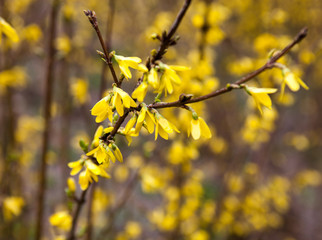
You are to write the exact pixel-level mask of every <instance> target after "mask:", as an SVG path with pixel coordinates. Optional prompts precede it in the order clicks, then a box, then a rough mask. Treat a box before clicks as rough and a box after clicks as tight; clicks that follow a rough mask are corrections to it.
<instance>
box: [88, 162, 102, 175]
mask: <svg viewBox="0 0 322 240" xmlns="http://www.w3.org/2000/svg"><path fill="white" fill-rule="evenodd" d="M85 165H86V167H87V169H89V170H90V171H91V172H92V173H94V174H95V175H99V174H100V172H101V171H100V169H99V167H98V166H97V165H96V164H94V163H93V162H92V161H91V160H87V161H86V162H85Z"/></svg>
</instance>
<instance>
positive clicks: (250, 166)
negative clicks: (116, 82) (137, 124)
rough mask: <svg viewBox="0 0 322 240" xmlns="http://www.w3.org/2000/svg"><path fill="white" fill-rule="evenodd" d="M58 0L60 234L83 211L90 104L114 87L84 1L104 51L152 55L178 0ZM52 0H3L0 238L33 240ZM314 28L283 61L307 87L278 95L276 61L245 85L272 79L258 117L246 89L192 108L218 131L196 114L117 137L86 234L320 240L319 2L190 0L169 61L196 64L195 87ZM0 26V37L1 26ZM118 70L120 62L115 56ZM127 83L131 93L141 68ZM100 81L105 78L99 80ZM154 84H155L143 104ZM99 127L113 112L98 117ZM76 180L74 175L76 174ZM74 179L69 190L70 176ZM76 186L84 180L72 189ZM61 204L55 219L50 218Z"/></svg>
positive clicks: (54, 225)
mask: <svg viewBox="0 0 322 240" xmlns="http://www.w3.org/2000/svg"><path fill="white" fill-rule="evenodd" d="M55 2H56V3H58V7H57V9H58V15H57V16H58V17H57V19H56V23H57V33H56V37H55V39H54V46H55V55H54V58H53V61H54V73H53V81H54V84H53V87H52V88H51V89H50V91H51V92H52V94H53V102H52V104H51V108H50V109H51V116H52V118H51V123H52V124H51V127H50V129H49V130H50V134H49V136H50V138H49V147H48V151H47V153H46V163H47V170H48V171H47V176H46V191H45V201H44V203H45V205H44V220H43V224H44V231H43V237H42V239H57V240H58V239H65V238H64V237H63V236H66V235H67V232H68V230H69V228H70V225H71V214H72V211H73V209H74V207H75V202H74V201H73V199H72V197H70V194H69V197H68V196H67V195H68V194H66V189H67V192H70V189H68V187H67V179H68V177H69V173H70V169H69V168H68V166H67V164H68V163H69V162H71V161H76V160H78V159H80V157H81V155H82V150H81V148H80V147H79V141H80V140H83V141H84V142H86V143H89V144H90V143H91V141H92V139H93V136H94V133H95V130H96V128H97V127H98V124H96V123H95V118H94V117H93V116H91V114H90V109H91V108H92V106H93V105H94V104H95V103H96V102H97V101H98V100H99V99H100V98H101V97H102V96H101V95H102V91H103V90H107V89H108V88H111V86H112V83H113V81H112V78H111V75H110V73H109V72H108V70H107V68H106V66H104V64H105V63H104V62H103V61H102V60H101V59H100V57H99V55H98V54H97V53H96V50H100V51H101V46H100V43H99V41H98V38H97V36H96V33H95V31H94V30H93V28H92V26H91V24H90V23H89V22H88V19H87V17H86V16H85V15H84V13H83V10H84V9H89V10H94V11H95V12H96V15H97V19H98V22H99V27H100V29H101V31H102V35H103V37H104V39H105V40H106V42H107V44H108V46H109V49H110V51H112V50H113V51H115V52H116V54H119V55H122V56H137V57H140V58H141V59H142V60H143V62H145V61H146V59H147V57H148V56H149V55H150V53H151V51H152V50H153V49H157V48H158V46H159V41H158V40H153V39H152V37H151V36H152V34H154V33H157V34H162V32H163V31H164V30H167V29H169V28H170V26H171V24H172V22H173V21H174V19H175V17H176V15H177V13H178V11H179V10H180V8H181V6H182V5H183V2H184V1H183V0H182V1H181V0H180V1H179V0H176V1H173V0H172V1H170V0H165V1H156V0H150V1H143V0H132V1H129V0H118V1H116V0H101V1H99V0H87V1H85V0H78V1H76V0H64V1H55ZM52 4H53V2H52V1H49V0H1V1H0V16H1V17H2V18H3V19H4V20H5V21H7V22H8V23H9V24H10V25H11V26H12V27H13V28H14V29H15V30H16V32H17V34H18V36H19V39H20V41H19V42H12V41H11V40H10V38H7V37H6V36H4V35H5V34H3V37H2V40H1V43H0V99H1V102H0V126H1V128H0V129H1V130H0V137H1V138H0V143H1V149H0V179H1V180H0V207H1V209H2V211H1V213H0V239H34V236H35V228H36V209H37V200H36V197H35V196H36V195H37V191H38V190H37V189H38V187H39V172H40V161H41V160H40V159H41V146H42V141H43V140H42V133H43V131H44V118H43V115H44V101H45V82H46V69H47V67H48V66H47V64H46V62H47V60H46V58H47V56H48V47H47V45H48V42H49V38H50V33H49V16H50V12H51V8H52ZM305 26H307V27H308V29H309V32H308V36H307V37H306V38H305V39H304V40H303V41H302V42H301V43H300V44H299V45H297V46H295V47H294V48H293V49H292V50H291V52H290V53H289V54H287V55H286V56H284V57H283V58H282V59H281V60H280V61H279V62H280V63H282V64H284V65H286V66H287V67H288V68H289V69H290V70H291V71H292V72H293V73H294V74H295V75H297V76H298V77H300V78H301V79H302V80H303V81H304V82H305V83H306V84H307V85H308V86H309V88H310V89H309V90H308V91H306V90H305V89H303V88H301V89H300V90H299V91H298V92H292V91H291V90H290V89H288V88H287V87H286V90H285V94H284V96H283V97H281V94H280V88H281V83H282V82H283V74H282V71H281V70H280V69H272V70H269V71H267V72H264V73H263V74H261V75H259V76H257V77H256V78H255V79H254V80H252V81H251V83H249V84H250V85H253V86H258V87H259V86H261V87H275V88H278V89H279V91H278V92H277V93H275V94H273V95H271V97H272V102H273V106H272V110H269V109H266V108H265V109H263V114H262V115H261V114H260V113H259V111H258V109H256V106H255V105H254V101H253V99H252V98H251V97H250V96H248V95H247V94H245V92H244V91H238V90H236V91H232V92H229V93H227V94H224V95H222V96H219V97H216V98H214V99H209V100H207V101H206V102H202V103H197V104H191V106H192V107H193V108H194V109H195V111H196V112H197V113H198V115H199V116H201V117H203V118H204V119H205V121H206V122H207V124H208V125H209V126H210V128H211V131H212V138H210V139H205V138H201V139H200V140H194V139H192V138H191V137H187V133H186V130H187V129H188V128H189V124H190V122H189V121H190V120H189V119H190V118H189V112H187V111H186V110H184V109H163V110H162V111H161V110H160V112H161V113H162V114H163V115H164V116H165V117H166V118H167V119H168V120H169V121H170V122H171V123H173V124H174V125H176V126H177V127H178V128H179V129H180V131H181V133H180V134H176V135H173V136H171V137H170V139H169V140H168V141H166V140H163V139H161V138H159V139H158V140H157V141H154V136H151V135H148V134H145V132H143V131H142V133H141V134H140V136H139V137H134V138H133V141H132V143H131V145H130V146H128V142H127V141H126V139H125V138H124V137H122V136H117V137H116V141H117V144H118V146H119V148H120V150H121V152H122V154H123V156H124V162H123V163H115V164H112V165H111V166H110V168H109V170H108V173H109V174H110V175H111V178H110V179H103V178H101V179H100V180H99V182H98V183H96V184H95V188H94V187H93V188H92V189H91V191H90V194H88V196H87V202H86V205H85V207H84V209H83V210H82V213H81V214H82V215H81V218H80V222H79V226H78V229H77V233H78V236H79V239H118V240H125V239H152V238H153V239H155V240H157V239H191V240H192V239H193V240H208V239H209V240H210V239H220V240H221V239H229V240H235V239H236V240H237V239H238V240H242V239H252V240H253V239H254V240H255V239H263V240H264V239H276V240H307V239H317V240H318V239H322V223H321V222H322V221H321V220H322V207H321V204H320V200H321V198H322V188H321V172H320V171H321V169H322V161H321V160H322V159H321V156H322V124H321V106H322V95H321V93H320V92H321V88H322V81H321V78H322V68H321V67H320V66H322V58H321V53H322V40H321V29H322V2H321V1H319V0H285V1H277V0H262V1H256V0H243V1H241V0H230V1H224V0H217V1H215V0H214V1H211V0H192V4H191V6H190V8H189V10H188V12H187V14H186V16H185V18H184V20H183V21H182V23H181V25H180V27H179V29H178V31H177V34H178V35H180V40H179V41H178V44H177V45H175V46H171V47H170V48H169V49H168V52H167V53H166V55H165V56H164V59H163V62H164V63H166V64H173V65H184V66H189V67H190V68H191V70H190V71H188V72H184V73H182V74H181V75H180V76H181V79H182V82H183V84H182V85H180V86H176V88H175V92H174V94H173V95H171V96H168V97H164V96H163V97H162V98H161V100H162V101H174V100H177V99H178V96H179V95H180V94H181V93H187V94H189V93H191V94H193V95H194V96H200V95H204V94H207V93H210V92H211V91H214V90H216V89H218V88H221V87H224V86H226V84H227V83H232V82H234V81H236V80H238V79H240V78H241V77H243V76H244V75H246V74H247V73H249V72H251V71H254V70H256V69H257V68H259V67H260V66H262V65H263V64H265V62H266V61H267V59H268V57H269V54H272V50H273V51H278V50H281V49H282V48H284V47H285V46H286V45H287V44H289V43H290V42H291V41H292V39H293V38H294V37H295V36H296V34H297V33H298V32H299V31H300V30H301V29H302V28H303V27H305ZM0 34H2V30H1V26H0ZM115 69H116V70H117V74H118V75H119V69H118V67H117V65H115ZM132 73H133V74H134V77H133V78H132V79H130V80H129V81H124V84H123V87H124V90H126V91H132V89H133V88H134V86H135V84H136V80H137V79H138V78H139V77H140V74H139V73H138V74H136V73H134V71H132ZM102 82H103V83H102ZM155 95H156V94H154V93H153V91H149V93H148V95H147V97H146V98H145V102H146V103H147V104H149V103H152V102H153V100H154V97H155ZM102 124H103V125H104V126H105V127H106V126H107V121H106V122H103V123H102ZM74 179H75V181H76V183H77V182H78V176H74ZM69 188H70V186H69ZM79 193H80V189H79V186H78V183H77V190H76V193H75V194H76V195H77V194H79ZM319 199H320V200H319ZM55 213H64V214H65V215H64V214H62V216H61V218H60V220H58V221H56V222H55V221H49V219H50V217H51V216H53V214H55Z"/></svg>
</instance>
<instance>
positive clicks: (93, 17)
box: [84, 10, 119, 86]
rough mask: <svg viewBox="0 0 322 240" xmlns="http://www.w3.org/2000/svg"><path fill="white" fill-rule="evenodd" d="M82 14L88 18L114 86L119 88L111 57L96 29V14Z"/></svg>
mask: <svg viewBox="0 0 322 240" xmlns="http://www.w3.org/2000/svg"><path fill="white" fill-rule="evenodd" d="M84 13H85V15H86V16H87V17H88V20H89V22H90V23H91V24H92V26H93V28H94V29H95V31H96V34H97V36H98V39H99V41H100V43H101V46H102V49H103V52H104V55H105V60H106V63H107V65H108V67H109V69H110V71H111V73H112V76H113V80H114V82H115V83H116V85H117V86H119V81H118V80H117V76H116V73H115V70H114V67H113V64H112V60H111V57H110V56H109V53H108V49H107V46H106V44H105V43H104V40H103V37H102V34H101V31H100V29H99V27H98V22H97V18H96V14H95V12H94V11H91V10H84Z"/></svg>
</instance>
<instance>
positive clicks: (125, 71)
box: [117, 61, 132, 79]
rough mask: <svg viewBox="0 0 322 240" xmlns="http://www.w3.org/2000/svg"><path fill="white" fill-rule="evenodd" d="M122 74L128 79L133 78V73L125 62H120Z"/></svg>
mask: <svg viewBox="0 0 322 240" xmlns="http://www.w3.org/2000/svg"><path fill="white" fill-rule="evenodd" d="M117 63H118V64H119V67H120V70H121V72H122V73H123V74H124V76H125V78H126V79H129V78H132V74H131V71H130V69H129V67H128V65H127V64H126V63H125V62H124V61H118V62H117Z"/></svg>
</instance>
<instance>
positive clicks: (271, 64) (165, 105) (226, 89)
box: [148, 27, 308, 108]
mask: <svg viewBox="0 0 322 240" xmlns="http://www.w3.org/2000/svg"><path fill="white" fill-rule="evenodd" d="M307 31H308V29H307V28H306V27H305V28H303V29H302V30H301V31H300V32H299V33H298V34H297V36H296V37H295V38H294V40H293V41H292V42H291V43H290V44H289V45H287V46H286V47H285V48H284V49H283V50H282V51H280V52H278V53H276V54H275V55H274V56H273V57H272V58H270V59H269V60H268V61H267V62H266V63H265V64H264V65H263V66H262V67H260V68H258V69H257V70H255V71H254V72H251V73H249V74H248V75H246V76H245V77H243V78H241V79H239V80H238V81H236V82H235V83H233V84H230V85H234V84H235V85H241V84H243V83H246V82H247V81H249V80H251V79H253V78H254V77H256V76H258V75H259V74H260V73H262V72H264V71H266V70H268V69H271V68H273V67H275V62H276V61H277V60H279V59H280V58H281V57H283V56H284V55H285V54H286V53H288V52H289V51H290V50H291V49H292V48H293V47H294V46H295V45H296V44H298V43H299V42H300V41H301V40H302V39H304V38H305V37H306V35H307ZM233 89H234V88H233V87H231V86H227V87H224V88H221V89H218V90H216V91H214V92H211V93H209V94H206V95H203V96H200V97H196V98H190V99H189V98H181V99H179V100H177V101H174V102H159V103H153V104H150V105H149V106H148V107H149V108H170V107H181V106H183V105H184V104H189V103H195V102H201V101H204V100H207V99H209V98H213V97H216V96H219V95H222V94H224V93H227V92H230V91H231V90H233Z"/></svg>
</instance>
